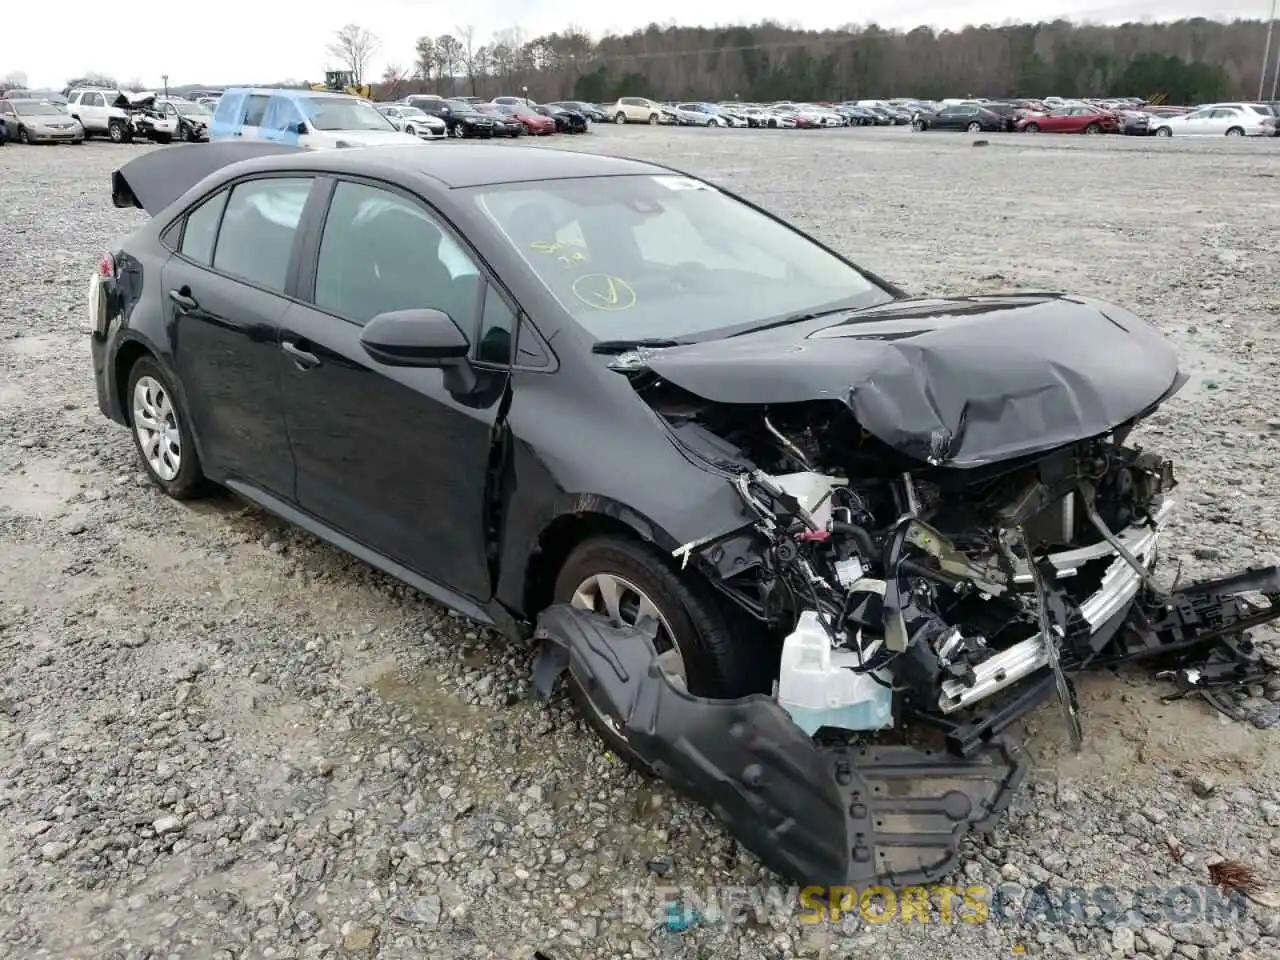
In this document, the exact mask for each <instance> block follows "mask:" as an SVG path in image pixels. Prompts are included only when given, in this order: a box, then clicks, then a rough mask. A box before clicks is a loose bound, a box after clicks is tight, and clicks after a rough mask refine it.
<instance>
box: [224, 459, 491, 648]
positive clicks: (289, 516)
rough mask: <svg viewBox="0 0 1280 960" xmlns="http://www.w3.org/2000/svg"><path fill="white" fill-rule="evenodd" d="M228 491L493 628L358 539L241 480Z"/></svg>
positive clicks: (454, 597)
mask: <svg viewBox="0 0 1280 960" xmlns="http://www.w3.org/2000/svg"><path fill="white" fill-rule="evenodd" d="M224 484H225V486H226V487H227V489H229V490H232V491H234V492H235V493H237V494H239V495H240V496H242V497H244V498H245V499H246V500H249V501H251V502H253V503H255V504H257V505H258V506H260V507H261V508H262V509H263V510H266V511H268V512H269V513H273V514H275V515H276V516H277V517H280V518H281V519H282V520H287V521H288V522H289V523H292V524H293V525H294V526H297V527H301V528H302V529H303V530H305V531H307V533H310V534H311V535H312V536H315V537H319V538H320V539H321V540H323V541H325V542H326V543H328V544H330V545H332V546H335V547H337V548H338V549H339V550H342V551H343V552H344V553H349V554H351V556H353V557H355V558H356V559H357V560H363V561H364V562H365V563H367V564H368V565H369V566H371V567H374V568H376V569H378V570H381V571H382V572H383V573H385V574H387V576H390V577H395V579H397V580H399V581H401V582H402V583H407V584H408V585H409V586H411V587H413V588H414V589H415V590H417V591H419V592H420V593H425V594H426V595H427V596H428V597H430V598H431V599H432V600H435V601H436V602H438V603H442V604H444V605H445V606H446V607H449V608H451V609H453V610H457V611H458V612H459V613H461V614H463V615H464V616H467V617H470V618H471V619H472V620H475V621H476V622H477V623H480V624H482V625H483V626H486V627H492V626H496V625H497V624H495V622H494V619H493V616H492V615H491V614H490V613H489V612H488V611H486V610H485V609H484V608H483V607H481V606H480V605H479V604H477V603H476V602H475V601H474V600H470V599H468V598H467V597H464V596H463V595H462V594H460V593H456V592H454V591H453V590H450V589H449V588H448V587H445V586H442V585H440V584H438V583H436V582H435V581H434V580H428V579H427V578H426V577H424V576H422V575H421V574H417V573H414V572H413V571H412V570H410V569H409V568H408V567H406V566H404V565H402V564H399V563H397V562H396V561H394V560H391V559H388V558H387V557H384V556H383V555H382V554H380V553H378V552H377V551H376V550H373V549H371V548H370V547H366V546H365V545H364V544H362V543H360V542H359V541H358V540H353V539H351V537H348V536H347V535H346V534H345V533H339V532H338V531H337V530H335V529H333V527H331V526H329V525H328V524H326V523H325V522H324V521H322V520H319V519H317V518H316V517H313V516H312V515H311V514H309V513H306V512H305V511H303V510H301V509H299V508H298V507H295V506H294V505H293V504H290V503H287V502H286V501H284V500H281V499H280V498H279V497H276V496H274V495H273V494H270V493H267V492H266V491H265V490H261V489H259V488H258V487H255V486H252V485H251V484H248V483H245V482H244V481H242V480H227V481H224Z"/></svg>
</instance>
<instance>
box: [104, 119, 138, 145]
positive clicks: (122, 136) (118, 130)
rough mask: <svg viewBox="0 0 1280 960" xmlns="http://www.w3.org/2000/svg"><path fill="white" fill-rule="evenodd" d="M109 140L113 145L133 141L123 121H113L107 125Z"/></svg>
mask: <svg viewBox="0 0 1280 960" xmlns="http://www.w3.org/2000/svg"><path fill="white" fill-rule="evenodd" d="M107 138H108V139H109V140H110V141H111V142H112V143H126V142H128V141H129V140H132V139H133V137H132V135H131V134H130V133H129V130H128V129H127V128H126V127H125V125H124V121H123V120H112V121H111V122H110V123H108V124H107Z"/></svg>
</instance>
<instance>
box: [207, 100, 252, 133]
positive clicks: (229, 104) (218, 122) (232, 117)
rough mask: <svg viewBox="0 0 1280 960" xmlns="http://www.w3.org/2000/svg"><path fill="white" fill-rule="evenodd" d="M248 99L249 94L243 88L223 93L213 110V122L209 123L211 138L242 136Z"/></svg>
mask: <svg viewBox="0 0 1280 960" xmlns="http://www.w3.org/2000/svg"><path fill="white" fill-rule="evenodd" d="M248 99H249V96H248V94H247V93H245V92H244V91H243V90H228V91H227V92H226V93H224V94H223V95H222V97H221V99H219V100H218V107H217V109H216V110H214V112H213V122H212V123H210V124H209V139H210V140H227V139H230V138H231V137H238V136H240V127H241V125H242V124H243V123H244V110H245V105H246V103H247V101H248Z"/></svg>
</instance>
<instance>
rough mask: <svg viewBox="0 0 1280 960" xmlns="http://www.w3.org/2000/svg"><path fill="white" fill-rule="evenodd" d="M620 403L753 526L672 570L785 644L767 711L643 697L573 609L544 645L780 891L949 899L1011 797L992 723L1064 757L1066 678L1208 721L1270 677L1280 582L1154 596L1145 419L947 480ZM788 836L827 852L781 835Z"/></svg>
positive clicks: (763, 425)
mask: <svg viewBox="0 0 1280 960" xmlns="http://www.w3.org/2000/svg"><path fill="white" fill-rule="evenodd" d="M632 382H633V386H634V387H635V389H636V391H637V393H638V394H639V395H640V397H641V398H642V399H643V400H644V401H645V402H646V403H647V404H648V406H649V407H650V408H651V409H652V410H653V411H654V412H655V414H656V415H657V416H658V417H659V418H660V419H661V421H662V423H663V425H664V426H665V427H666V428H667V429H668V430H669V431H670V433H671V435H672V437H673V439H674V440H675V442H677V443H678V444H679V446H680V447H681V449H682V450H683V451H685V452H686V453H687V455H688V456H689V457H692V458H695V459H696V460H697V461H699V463H700V464H701V465H702V466H703V467H704V468H705V469H707V470H710V471H713V472H716V473H718V474H720V475H722V476H723V477H724V479H725V481H726V482H727V483H730V484H732V485H733V487H734V488H735V489H736V490H737V492H738V494H739V496H740V497H741V500H742V503H743V505H744V508H745V510H746V512H747V515H748V516H749V518H750V521H749V522H747V523H745V524H744V525H743V527H742V528H741V529H739V530H737V531H735V532H733V533H731V534H728V535H721V536H717V537H715V538H710V539H708V540H706V541H695V542H692V543H688V544H684V545H682V546H681V547H680V548H679V549H678V550H676V551H675V556H676V558H677V560H678V562H679V563H680V564H681V565H682V567H683V568H684V569H686V570H689V571H691V572H692V575H696V576H701V577H704V578H705V579H706V580H707V581H708V582H709V583H710V584H711V585H712V586H714V587H715V589H717V590H718V591H720V593H721V594H722V595H723V596H724V598H725V599H726V602H728V603H731V604H733V605H735V606H736V607H738V608H741V609H742V610H743V611H745V612H746V613H747V614H749V615H750V617H752V618H753V619H754V620H756V621H760V622H762V623H763V624H765V625H766V626H767V629H769V630H770V631H771V633H772V634H774V635H776V636H777V637H779V638H781V646H780V650H779V666H778V676H777V682H776V684H775V686H774V689H773V692H772V696H771V697H770V696H765V695H758V696H755V697H748V698H744V699H743V700H740V701H731V702H730V701H710V700H701V699H699V698H696V697H693V696H692V695H691V694H689V693H688V692H687V691H683V690H681V689H677V687H678V683H676V684H673V682H672V678H671V677H663V678H662V679H659V677H660V676H661V674H662V670H661V667H660V666H659V665H658V664H657V662H655V663H654V664H653V665H651V666H649V668H648V669H647V670H641V672H642V673H643V674H645V679H647V680H648V681H649V682H650V684H651V685H652V686H653V687H654V688H655V689H653V690H652V691H650V692H649V693H646V692H644V691H643V690H641V689H640V688H641V686H642V685H643V684H642V683H641V678H638V677H637V676H636V675H635V669H636V668H638V666H639V664H638V662H637V663H633V664H632V665H631V666H632V668H633V669H632V670H631V671H627V670H625V669H622V668H621V667H619V664H618V661H617V660H616V659H610V658H607V657H604V656H602V655H601V651H602V650H603V649H605V648H606V647H608V648H610V649H616V648H617V647H618V646H620V644H619V643H614V642H611V641H609V640H608V639H607V635H608V631H609V630H610V629H611V628H609V627H606V626H604V625H602V624H600V623H594V624H589V623H587V622H585V621H586V620H587V619H589V615H586V614H582V613H581V612H580V611H567V610H557V608H552V610H550V611H548V612H547V613H546V614H544V618H543V620H542V621H541V630H540V635H541V636H542V637H543V638H544V639H546V640H549V641H552V643H551V644H549V646H550V647H557V646H558V647H559V653H558V654H557V655H558V656H559V661H558V667H559V668H565V667H567V668H569V669H571V670H574V671H575V673H574V675H575V677H578V679H579V681H582V679H583V677H588V678H590V681H591V682H590V684H588V685H587V686H588V687H589V688H591V689H594V690H595V691H596V693H598V695H599V699H600V700H601V701H602V702H601V703H600V706H601V708H602V709H603V710H605V711H606V712H610V713H611V714H612V715H613V716H614V717H615V718H616V719H617V720H618V721H619V722H620V724H621V727H622V729H624V730H626V731H628V732H629V742H630V743H631V744H632V745H637V744H639V745H640V747H643V748H644V749H647V750H648V753H647V754H646V757H647V761H648V762H650V763H651V764H652V765H653V767H654V768H655V769H656V770H658V772H660V773H663V774H664V775H666V776H667V777H668V778H670V779H672V780H673V781H674V782H676V783H678V784H682V785H683V786H684V787H685V788H686V789H688V790H690V791H691V792H692V793H694V795H695V796H698V797H700V798H701V799H703V800H704V802H707V803H708V804H710V805H711V806H713V808H714V809H717V810H718V811H721V815H722V816H723V817H724V818H725V819H726V821H727V822H728V824H729V826H730V828H731V829H733V830H734V831H735V833H736V834H737V835H738V836H739V838H740V839H741V840H742V841H743V842H744V843H745V844H746V845H747V846H748V847H750V848H751V849H753V850H754V851H755V852H756V853H757V854H758V855H760V856H761V858H762V859H763V860H764V861H765V862H766V863H767V864H769V865H770V866H771V867H773V868H774V869H776V870H779V871H780V872H783V873H787V874H790V875H791V876H793V877H798V878H799V879H802V880H803V881H804V882H820V883H830V884H848V883H854V884H856V883H869V882H875V883H889V884H893V883H899V884H901V883H915V882H921V881H932V880H936V879H937V878H939V877H941V876H944V875H945V874H946V873H947V872H948V871H949V870H950V869H952V868H954V866H955V859H956V857H957V855H958V853H957V850H958V845H959V841H960V839H961V837H962V836H963V835H964V834H965V833H966V832H967V831H968V830H969V829H985V827H984V826H983V824H988V825H989V824H990V823H991V822H993V820H994V818H995V817H996V816H998V814H999V813H1000V812H1001V811H1002V810H1003V809H1004V807H1005V806H1006V805H1007V803H1008V802H1009V799H1010V798H1011V795H1012V791H1013V789H1014V788H1015V787H1016V786H1017V784H1018V783H1019V782H1020V780H1021V778H1022V775H1023V772H1024V769H1023V764H1024V761H1023V759H1022V755H1021V751H1020V749H1019V747H1018V745H1017V744H1016V743H1015V742H1014V741H1013V740H1012V738H1011V737H1009V736H1008V735H1007V731H1008V729H1009V728H1010V727H1011V726H1012V724H1014V723H1015V722H1016V721H1017V720H1018V719H1020V718H1021V717H1023V716H1025V715H1026V714H1027V713H1028V712H1029V711H1030V710H1032V709H1034V708H1036V707H1037V706H1039V705H1040V704H1041V703H1043V702H1044V701H1045V700H1046V699H1049V698H1052V697H1056V699H1057V700H1058V702H1059V703H1060V705H1061V709H1062V711H1063V718H1064V723H1065V724H1066V725H1067V728H1068V731H1069V734H1070V737H1071V739H1072V741H1073V742H1074V743H1075V744H1076V746H1079V745H1080V743H1081V740H1082V737H1083V731H1082V723H1081V718H1080V711H1079V708H1078V705H1077V701H1076V695H1075V690H1074V687H1073V685H1072V682H1071V675H1072V674H1073V673H1075V672H1078V671H1080V670H1082V669H1085V668H1092V667H1100V666H1106V665H1113V664H1116V663H1119V662H1122V661H1128V660H1135V659H1139V658H1152V659H1155V660H1158V661H1160V663H1161V666H1162V667H1166V668H1167V670H1168V672H1167V674H1166V675H1167V676H1169V677H1172V678H1173V679H1174V680H1175V681H1176V682H1177V683H1178V685H1179V689H1178V691H1177V693H1176V694H1175V695H1185V694H1188V693H1197V694H1201V695H1204V696H1205V697H1206V698H1207V699H1209V700H1210V702H1213V703H1214V704H1215V705H1217V706H1219V708H1220V709H1223V710H1224V711H1228V712H1229V709H1230V708H1229V704H1227V703H1226V702H1225V701H1223V700H1220V699H1219V693H1220V691H1221V689H1222V688H1223V687H1231V686H1238V685H1243V684H1246V683H1251V682H1256V681H1257V680H1258V679H1259V677H1260V676H1262V675H1263V674H1264V672H1265V670H1266V667H1265V665H1264V664H1263V663H1262V661H1261V660H1260V658H1259V657H1258V656H1257V654H1256V652H1255V651H1254V650H1253V648H1252V647H1251V645H1250V643H1249V640H1248V637H1247V633H1246V631H1247V629H1248V628H1249V627H1252V626H1256V625H1258V624H1261V623H1265V622H1267V621H1269V620H1273V619H1275V618H1277V617H1280V571H1277V570H1276V569H1275V568H1268V569H1266V570H1256V571H1254V570H1250V571H1245V572H1244V573H1241V574H1236V575H1234V576H1231V577H1227V578H1223V579H1221V580H1213V581H1206V582H1200V583H1196V584H1190V585H1186V586H1183V587H1181V588H1179V587H1178V586H1177V584H1176V583H1175V586H1174V588H1173V589H1163V588H1161V587H1160V586H1159V585H1158V584H1157V583H1156V581H1155V580H1154V578H1153V574H1154V570H1155V567H1156V564H1157V560H1158V544H1159V537H1160V532H1161V529H1162V527H1163V526H1164V525H1165V523H1166V522H1167V520H1168V519H1169V517H1170V516H1171V514H1172V512H1173V509H1174V499H1173V496H1172V493H1173V491H1174V489H1175V487H1176V479H1175V476H1174V471H1173V466H1172V464H1171V463H1170V462H1169V461H1167V460H1165V459H1163V458H1161V457H1160V456H1158V455H1157V454H1153V453H1150V452H1147V451H1145V450H1143V449H1142V448H1141V447H1140V446H1138V445H1136V444H1132V443H1130V442H1129V440H1130V437H1131V434H1132V431H1133V428H1134V426H1135V425H1136V423H1137V420H1138V419H1140V418H1135V419H1134V420H1133V421H1131V422H1128V423H1125V424H1123V425H1122V426H1120V427H1118V428H1116V429H1115V430H1113V431H1111V432H1110V433H1108V434H1107V435H1105V436H1102V437H1095V438H1092V439H1088V440H1083V441H1080V442H1076V443H1070V444H1067V445H1064V446H1059V447H1056V448H1054V449H1049V450H1045V451H1041V452H1037V453H1033V454H1030V455H1025V456H1022V457H1019V458H1016V459H1005V460H996V461H994V462H990V463H986V464H981V465H977V466H969V467H964V468H960V467H956V466H948V465H945V464H944V463H943V462H941V458H938V462H928V461H926V460H922V459H919V458H915V457H911V456H908V455H906V454H904V453H902V452H900V451H899V450H895V449H894V448H892V447H890V446H889V445H887V444H886V443H884V442H882V441H881V440H880V439H878V438H877V437H876V436H874V435H872V434H871V433H870V432H868V431H866V430H864V429H863V428H862V427H861V426H860V424H859V423H858V421H857V420H856V418H855V416H854V414H853V412H852V410H851V409H850V406H849V405H847V404H846V403H844V402H843V401H841V400H839V399H831V400H812V401H807V402H799V403H785V404H773V405H768V406H766V405H751V404H728V403H715V402H711V401H707V400H704V399H702V398H700V397H698V396H696V395H694V394H692V393H690V392H688V391H686V390H683V389H681V388H680V387H677V386H675V385H673V384H671V383H669V382H667V381H665V380H663V379H662V378H659V377H657V376H654V375H652V374H650V373H647V372H644V371H641V372H639V373H634V374H632ZM1246 593H1247V594H1252V595H1261V596H1262V597H1265V600H1266V604H1265V605H1263V604H1260V603H1256V602H1254V601H1251V600H1248V599H1246V598H1245V596H1244V595H1245V594H1246ZM572 618H577V619H576V620H575V622H573V623H569V622H568V621H569V620H570V619H572ZM556 625H558V629H557V626H556ZM637 627H638V628H640V632H642V633H643V628H642V626H641V625H637ZM631 632H632V633H634V632H635V631H634V630H633V631H631ZM575 637H576V638H578V642H579V644H580V647H581V648H580V649H579V648H577V647H575V646H574V641H573V638H575ZM614 639H615V640H616V639H618V638H617V637H615V638H614ZM633 639H634V638H633ZM632 646H633V648H634V643H633V644H632ZM649 649H650V650H651V649H652V648H649ZM610 656H612V655H610ZM659 685H661V687H662V689H661V690H658V689H656V688H657V687H658V686H659ZM594 696H595V695H594V694H593V697H594ZM664 699H665V701H669V702H670V703H671V704H673V705H672V706H668V707H666V708H665V709H666V713H667V714H668V716H666V717H664V716H663V715H662V709H661V704H662V703H663V702H664ZM676 703H679V704H680V706H679V707H676V706H674V704H676ZM694 704H701V705H703V707H702V709H701V710H699V709H695V707H694V706H693V705H694ZM713 705H714V707H713ZM677 714H679V715H680V717H681V719H680V720H679V721H676V720H674V719H672V717H673V716H674V715H677ZM748 718H749V719H748ZM787 721H789V723H788V722H787ZM908 725H910V726H916V727H925V728H933V729H934V730H936V731H940V732H941V734H942V735H943V737H944V743H945V749H944V750H942V751H937V750H923V749H916V748H913V747H911V746H907V745H896V746H892V747H889V746H883V745H878V746H871V747H868V746H865V745H862V746H859V744H865V741H866V740H867V738H868V737H869V736H871V735H873V734H876V733H877V732H879V731H885V730H889V729H895V730H901V729H902V728H904V727H907V726H908ZM784 729H785V730H786V731H787V732H786V733H785V734H783V733H782V732H781V731H782V730H784ZM664 730H665V731H667V733H668V735H667V736H665V737H664V736H663V735H662V732H663V731H664ZM719 738H723V740H724V741H726V742H720V739H719ZM672 741H678V742H672ZM806 741H808V744H809V747H803V746H801V745H802V744H804V743H805V742H806ZM638 749H639V747H638ZM809 749H812V750H813V756H812V757H809V756H805V757H804V758H803V759H801V758H799V757H798V753H799V752H806V751H808V750H809ZM709 767H710V768H711V769H718V770H720V771H721V774H722V775H721V776H718V777H709V776H707V770H708V768H709ZM886 771H887V772H886ZM877 777H881V779H879V780H877V779H876V778H877ZM885 778H887V779H885ZM894 778H897V779H898V780H902V779H904V778H905V779H910V780H912V781H913V782H914V784H913V786H912V787H911V788H909V789H906V788H897V789H898V792H899V793H901V792H902V789H906V793H907V794H909V795H910V799H909V800H908V801H906V802H904V803H902V804H900V805H899V806H897V807H895V806H894V803H893V801H892V800H891V799H890V794H891V793H893V790H891V789H890V781H891V780H893V779H894ZM873 781H874V782H873ZM877 783H879V784H881V786H877V785H876V784H877ZM966 783H967V784H969V786H967V787H966V786H963V784H966ZM930 784H934V785H936V786H937V791H936V792H935V793H930V787H929V785H930ZM958 784H959V786H958ZM797 790H801V791H808V792H809V793H810V795H811V797H812V799H811V801H801V800H799V799H797V797H796V795H795V792H796V791H797ZM895 795H897V794H895ZM872 801H874V802H872ZM869 804H870V805H869ZM735 811H737V812H735ZM885 814H889V815H891V816H892V819H891V820H890V818H889V817H886V816H885ZM876 817H881V818H882V819H876ZM913 818H914V819H913ZM801 821H804V822H806V823H810V824H823V825H824V829H825V830H826V831H827V832H828V833H829V834H830V836H821V835H819V834H820V833H821V831H818V828H817V827H813V828H812V831H807V832H804V833H803V834H801V833H798V832H797V830H796V827H795V824H796V823H797V822H801ZM886 822H890V823H891V824H892V827H891V828H885V827H884V824H885V823H886ZM813 831H817V832H813Z"/></svg>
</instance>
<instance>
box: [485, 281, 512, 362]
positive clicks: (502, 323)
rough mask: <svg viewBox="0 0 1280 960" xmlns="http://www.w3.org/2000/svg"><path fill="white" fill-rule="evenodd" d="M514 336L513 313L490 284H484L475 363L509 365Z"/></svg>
mask: <svg viewBox="0 0 1280 960" xmlns="http://www.w3.org/2000/svg"><path fill="white" fill-rule="evenodd" d="M515 335H516V315H515V312H514V311H512V309H511V307H509V306H508V305H507V301H506V300H504V299H503V298H502V294H500V293H499V292H498V291H497V289H496V288H495V287H494V286H493V285H492V284H486V285H485V290H484V311H483V312H482V313H481V315H480V336H479V338H478V339H477V341H476V349H475V359H476V361H477V362H479V363H493V364H509V363H511V361H512V355H511V344H512V341H513V340H514V338H515Z"/></svg>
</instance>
